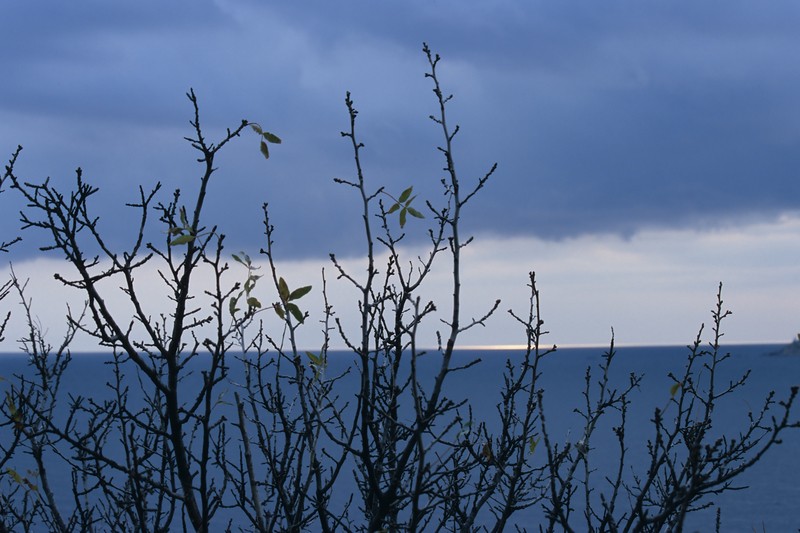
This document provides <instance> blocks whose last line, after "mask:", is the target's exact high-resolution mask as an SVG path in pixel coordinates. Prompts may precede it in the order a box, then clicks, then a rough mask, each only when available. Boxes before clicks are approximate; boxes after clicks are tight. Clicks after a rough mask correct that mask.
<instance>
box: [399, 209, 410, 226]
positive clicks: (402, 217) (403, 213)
mask: <svg viewBox="0 0 800 533" xmlns="http://www.w3.org/2000/svg"><path fill="white" fill-rule="evenodd" d="M406 213H408V209H406V208H405V207H404V208H403V209H402V210H400V227H401V228H402V227H403V226H405V225H406Z"/></svg>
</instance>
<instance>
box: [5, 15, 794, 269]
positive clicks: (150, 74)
mask: <svg viewBox="0 0 800 533" xmlns="http://www.w3.org/2000/svg"><path fill="white" fill-rule="evenodd" d="M4 10H5V11H4V18H5V20H6V21H7V24H6V25H7V27H8V31H4V32H3V33H2V34H0V68H2V71H3V72H4V79H3V83H1V84H0V121H2V126H0V148H1V149H3V150H5V151H6V152H7V153H9V154H10V153H11V151H12V150H13V148H14V147H15V146H16V144H17V143H23V144H25V145H26V152H25V153H24V154H23V158H22V161H21V163H20V168H21V169H24V170H26V171H27V172H29V174H30V177H32V178H37V177H38V178H43V177H44V176H46V175H54V176H55V175H58V176H59V179H61V180H63V183H64V186H65V187H66V186H68V184H69V179H70V177H69V175H70V172H71V170H72V169H74V167H76V166H78V165H81V166H84V167H85V168H86V169H87V177H88V178H89V179H90V180H95V181H96V182H97V183H98V184H100V185H101V187H102V188H103V190H104V191H106V192H105V194H106V196H105V197H104V198H105V200H104V201H103V202H101V206H99V209H100V214H101V215H103V216H104V222H105V223H106V224H107V225H108V227H109V228H110V230H111V231H113V232H115V233H116V234H119V235H124V234H126V232H127V229H126V228H128V227H130V221H129V220H127V219H126V218H125V216H123V215H120V212H119V209H118V208H117V207H114V208H111V207H107V206H111V205H114V203H115V202H119V203H122V202H124V201H129V200H132V199H133V195H134V194H135V189H134V184H136V183H139V182H142V181H144V182H145V183H147V184H152V183H154V182H155V180H161V181H163V182H164V183H165V185H166V187H165V189H167V190H169V189H172V188H174V187H182V188H191V186H192V184H193V183H194V182H193V178H192V177H193V176H196V174H197V169H196V168H195V167H194V166H193V163H192V157H193V156H192V153H191V150H190V149H188V147H187V146H186V145H185V143H184V141H182V140H181V137H182V136H184V135H187V134H189V133H190V132H189V131H188V130H187V129H186V123H187V121H188V119H189V118H190V112H191V110H190V108H189V106H188V105H187V103H186V101H185V99H184V98H183V96H182V95H183V93H184V92H185V91H186V90H187V89H188V88H189V87H194V88H195V89H196V90H197V92H198V94H199V96H200V98H201V102H202V104H203V112H204V114H203V117H204V119H205V121H206V122H205V123H206V124H207V126H208V127H209V128H210V129H211V132H212V133H214V134H219V133H220V132H221V131H222V129H223V128H224V127H227V126H235V125H236V123H237V122H238V120H240V119H241V118H244V117H247V118H249V119H252V120H258V121H261V122H263V123H264V124H265V126H267V127H268V128H269V129H272V130H274V131H275V132H276V133H279V134H280V135H281V136H282V137H284V139H285V141H286V142H285V143H284V144H283V145H282V146H280V147H277V148H276V149H275V150H274V156H273V159H271V160H270V161H269V162H268V163H266V164H265V162H263V161H260V160H259V156H258V153H257V148H256V147H257V142H256V140H255V139H254V138H251V137H247V138H245V139H243V141H242V142H240V143H238V144H237V145H236V146H234V147H232V148H231V150H230V152H229V153H228V154H224V155H223V157H222V159H221V161H220V167H221V170H220V178H219V179H220V182H219V187H218V188H217V189H215V190H214V192H213V195H214V196H213V198H212V205H211V208H212V212H213V213H214V214H215V216H216V217H217V219H218V220H217V221H218V222H219V223H220V224H221V226H222V227H223V228H224V229H225V230H226V232H227V233H228V234H229V244H230V247H231V248H232V249H234V250H235V249H239V248H250V249H254V248H257V247H258V246H260V244H259V243H260V236H259V235H260V221H259V205H260V204H261V202H263V201H269V202H270V205H271V208H272V210H273V217H274V222H275V223H276V224H277V225H278V228H279V233H278V237H277V238H278V241H279V243H278V244H279V250H281V252H282V253H284V254H287V255H294V256H308V255H312V254H318V255H324V254H326V253H327V252H328V251H331V250H335V251H338V252H340V253H347V252H351V251H354V250H355V249H356V247H357V245H358V244H357V243H358V240H357V238H354V237H353V235H354V234H355V233H356V232H357V231H358V226H359V222H358V217H357V216H353V217H349V216H347V214H348V213H350V212H352V211H353V210H355V209H357V201H356V198H354V197H353V196H352V192H351V191H349V190H347V189H346V188H342V187H337V186H335V185H333V183H332V181H331V178H332V177H348V176H350V175H352V155H351V154H350V153H349V152H348V149H347V145H346V143H344V142H343V141H342V139H340V138H339V135H338V132H339V131H340V130H341V129H343V128H345V127H346V125H347V122H346V115H345V112H344V108H343V105H342V100H343V97H344V92H345V91H346V90H352V91H353V93H354V96H355V98H356V103H357V106H358V107H359V109H360V110H361V115H360V117H359V122H360V127H361V133H362V136H363V140H364V142H365V143H366V144H367V147H366V149H365V151H364V158H365V163H366V165H367V170H368V172H369V176H371V177H372V179H373V180H374V183H375V186H376V187H377V186H378V185H383V184H386V185H387V186H388V187H389V189H390V190H394V191H399V190H402V188H404V187H405V186H406V185H408V184H412V183H413V184H415V187H416V188H417V189H418V190H419V191H420V193H421V194H422V195H423V196H424V197H425V198H431V199H434V200H435V199H437V198H439V196H438V195H439V192H438V188H437V183H438V178H439V177H440V176H441V166H442V164H441V163H442V162H441V161H440V158H439V154H438V153H437V152H436V150H435V143H436V142H437V138H436V130H435V127H434V125H433V124H432V123H430V121H428V120H427V119H426V117H427V115H428V114H430V113H431V112H433V111H434V109H435V106H434V102H433V100H432V95H431V93H430V90H429V89H430V84H429V82H428V80H425V79H424V77H423V76H422V73H423V72H424V70H425V68H426V65H425V61H424V58H423V56H422V54H421V52H420V45H421V42H422V41H423V40H426V41H428V42H430V43H431V45H432V46H433V47H434V48H435V49H436V50H437V51H439V52H440V53H441V54H442V56H443V62H442V64H441V69H440V75H441V77H442V81H443V83H444V84H445V87H446V89H447V90H449V91H452V92H453V93H455V99H454V100H453V103H452V108H451V113H452V115H451V118H452V120H454V121H456V122H458V123H460V124H461V126H462V128H463V132H462V133H461V134H460V136H459V139H458V141H459V142H458V144H457V145H456V150H457V152H456V155H457V157H458V158H459V159H458V162H459V169H460V171H461V172H462V174H463V177H464V178H465V179H469V178H475V177H477V176H479V175H481V174H482V173H483V172H484V171H485V170H486V169H487V168H488V167H489V166H490V165H491V163H492V162H494V161H497V162H498V163H499V164H500V166H499V170H498V174H497V177H496V179H495V180H494V181H493V182H492V183H490V185H489V186H488V187H487V188H486V190H485V193H484V194H483V195H482V196H479V197H478V198H477V199H476V201H475V202H473V209H474V211H473V212H472V215H471V216H472V217H473V218H472V219H471V220H472V222H471V224H470V226H469V227H470V229H471V230H473V231H489V232H495V233H498V234H502V235H508V234H515V235H536V236H540V237H551V238H562V237H568V236H572V235H576V234H586V233H593V232H615V233H620V234H626V235H627V234H632V233H634V232H636V231H637V230H638V229H641V228H644V227H663V226H693V225H719V224H730V223H736V222H737V221H740V220H750V219H751V218H752V217H773V216H776V215H777V214H779V213H780V212H781V211H784V210H789V209H795V208H796V205H797V204H796V201H795V199H796V198H797V197H798V196H799V195H800V180H798V179H797V178H796V173H797V169H798V168H800V165H799V164H800V150H798V144H799V143H798V141H799V140H800V105H798V103H799V102H800V96H798V95H800V70H798V69H797V68H796V66H795V65H794V59H793V58H794V57H795V56H796V54H797V51H798V50H800V35H798V33H797V31H796V28H797V27H798V24H800V7H797V6H796V4H795V3H792V2H781V1H777V2H770V3H769V4H758V5H756V4H753V3H750V2H736V1H733V2H689V1H684V2H669V3H656V2H635V1H622V0H618V1H610V2H602V3H599V2H590V1H577V2H557V1H547V2H544V1H542V2H522V1H510V0H507V1H495V2H483V3H481V2H457V1H454V0H451V1H432V2H431V1H425V2H423V1H416V0H415V1H408V2H381V3H375V2H368V1H366V0H358V1H353V2H347V3H333V2H325V1H322V0H319V1H317V0H314V1H309V2H275V3H263V2H249V1H219V2H203V3H198V2H167V3H156V2H153V1H150V2H135V3H134V2H115V3H109V2H99V1H96V2H80V3H74V4H73V3H70V4H65V3H61V2H25V3H23V2H16V3H9V4H7V5H6V6H4ZM11 197H12V195H11V194H10V193H8V192H7V193H5V194H4V195H3V196H2V197H0V202H3V203H4V204H5V205H4V208H6V209H4V212H3V214H2V222H3V227H6V228H7V227H12V226H13V220H14V217H13V215H12V214H10V213H13V212H14V211H16V207H15V208H14V209H7V206H8V205H9V204H11V203H12V202H11ZM117 205H119V204H117ZM123 213H124V212H123ZM468 216H470V215H469V214H468ZM128 233H129V232H128ZM120 239H122V237H120Z"/></svg>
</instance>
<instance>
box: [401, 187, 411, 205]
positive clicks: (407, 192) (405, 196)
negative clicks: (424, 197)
mask: <svg viewBox="0 0 800 533" xmlns="http://www.w3.org/2000/svg"><path fill="white" fill-rule="evenodd" d="M413 190H414V187H413V186H412V187H409V188H408V189H406V190H404V191H403V192H402V193H401V194H400V198H399V199H398V200H397V201H398V202H400V203H401V204H402V203H405V201H406V200H408V197H409V196H411V191H413Z"/></svg>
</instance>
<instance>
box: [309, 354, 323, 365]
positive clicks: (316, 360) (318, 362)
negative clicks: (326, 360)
mask: <svg viewBox="0 0 800 533" xmlns="http://www.w3.org/2000/svg"><path fill="white" fill-rule="evenodd" d="M306 355H307V356H308V358H309V359H311V362H312V363H314V364H315V365H318V366H322V363H323V361H322V358H321V357H320V356H318V355H316V354H314V353H313V352H306Z"/></svg>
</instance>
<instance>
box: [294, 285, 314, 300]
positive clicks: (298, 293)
mask: <svg viewBox="0 0 800 533" xmlns="http://www.w3.org/2000/svg"><path fill="white" fill-rule="evenodd" d="M309 292H311V285H306V286H305V287H300V288H299V289H295V290H293V291H292V294H290V295H289V300H290V301H291V300H299V299H300V298H302V297H303V296H305V295H306V294H308V293H309Z"/></svg>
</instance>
